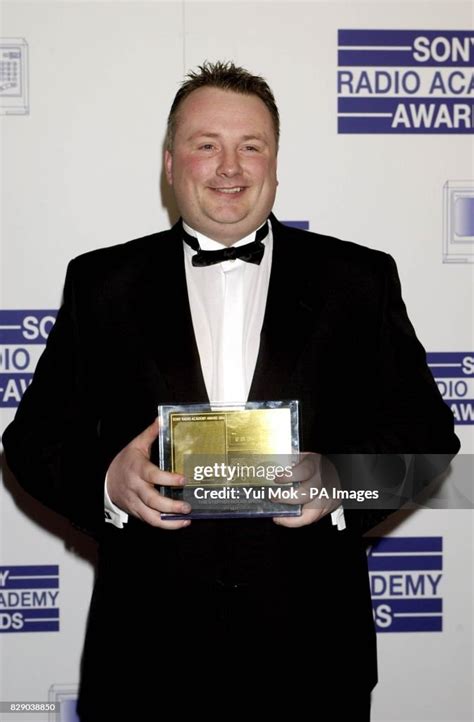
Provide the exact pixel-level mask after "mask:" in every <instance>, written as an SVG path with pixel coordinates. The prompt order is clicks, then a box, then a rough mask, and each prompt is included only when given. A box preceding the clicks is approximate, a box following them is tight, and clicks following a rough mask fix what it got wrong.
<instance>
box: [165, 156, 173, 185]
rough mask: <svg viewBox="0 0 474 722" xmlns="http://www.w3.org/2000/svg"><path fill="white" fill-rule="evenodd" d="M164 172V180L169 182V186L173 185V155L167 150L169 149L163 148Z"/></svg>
mask: <svg viewBox="0 0 474 722" xmlns="http://www.w3.org/2000/svg"><path fill="white" fill-rule="evenodd" d="M165 173H166V180H167V181H168V183H169V184H170V186H172V185H173V155H172V154H171V153H170V152H169V150H165Z"/></svg>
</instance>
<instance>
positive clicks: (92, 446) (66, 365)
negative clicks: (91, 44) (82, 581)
mask: <svg viewBox="0 0 474 722" xmlns="http://www.w3.org/2000/svg"><path fill="white" fill-rule="evenodd" d="M74 277H75V261H71V263H70V264H69V267H68V271H67V274H66V281H65V287H64V299H63V303H62V306H61V308H60V310H59V313H58V317H57V320H56V323H55V325H54V326H53V328H52V330H51V333H50V335H49V338H48V341H47V344H46V348H45V350H44V352H43V354H42V356H41V358H40V360H39V362H38V365H37V368H36V372H35V374H34V377H33V380H32V383H31V384H30V386H29V387H28V389H27V390H26V391H25V393H24V395H23V398H22V400H21V402H20V405H19V407H18V409H17V413H16V416H15V418H14V420H13V421H12V423H11V424H10V425H9V426H8V427H7V429H6V431H5V433H4V435H3V439H2V441H3V445H4V450H5V455H6V459H7V462H8V465H9V467H10V469H11V470H12V472H13V473H14V475H15V476H16V478H17V480H18V482H19V483H20V485H21V486H22V487H23V488H24V489H25V490H26V491H27V492H28V493H30V494H31V495H32V496H33V497H35V498H36V499H37V500H39V501H40V502H42V503H43V504H45V505H46V506H47V507H49V508H51V509H53V510H54V511H56V512H59V513H60V514H62V515H64V516H66V517H67V518H68V519H70V521H71V522H72V523H73V524H74V525H75V526H77V527H78V528H79V529H81V530H82V531H85V532H86V533H89V534H91V535H93V536H97V535H98V534H99V532H100V530H101V528H102V524H103V520H104V512H103V489H104V478H105V474H106V471H107V468H108V466H109V463H110V459H106V458H104V457H103V454H102V452H101V447H100V441H99V427H100V424H99V418H98V414H97V412H96V410H95V405H94V398H93V393H92V390H91V384H90V378H88V372H87V370H86V368H87V363H86V360H85V358H84V353H85V351H84V344H83V343H82V339H81V326H80V322H79V319H78V309H77V307H76V291H75V278H74Z"/></svg>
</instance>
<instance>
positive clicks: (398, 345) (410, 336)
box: [332, 254, 460, 532]
mask: <svg viewBox="0 0 474 722" xmlns="http://www.w3.org/2000/svg"><path fill="white" fill-rule="evenodd" d="M383 259H384V265H385V268H384V277H385V282H384V291H383V299H382V306H381V316H380V318H381V324H380V331H379V339H378V344H377V348H378V355H377V357H376V359H375V363H374V369H375V378H374V384H375V387H374V390H375V399H376V402H375V406H374V408H373V424H372V434H371V438H370V439H367V444H364V448H363V449H355V450H354V452H355V453H354V454H350V453H349V454H338V455H333V456H332V461H333V463H334V464H335V465H336V468H337V469H338V472H339V475H340V477H341V480H342V485H343V487H344V486H346V487H347V488H354V487H355V486H356V487H358V488H369V489H379V491H380V492H381V495H382V496H383V497H385V498H387V499H388V498H389V499H390V505H389V506H387V508H385V509H384V508H382V506H381V505H379V506H377V505H374V507H373V508H366V509H364V510H363V511H362V512H361V513H356V517H357V519H358V523H359V524H360V526H361V531H362V532H365V531H367V530H368V529H370V528H372V527H373V526H375V525H376V524H378V523H380V522H381V521H383V520H384V519H385V518H386V517H388V516H389V514H390V513H392V512H393V511H395V510H396V509H397V508H400V507H401V506H403V504H404V503H406V502H407V501H409V500H413V499H415V498H416V496H417V495H418V494H419V493H420V492H421V491H422V490H423V489H424V488H425V487H426V485H427V484H429V483H430V482H431V481H432V480H433V479H435V478H436V477H437V476H438V475H440V474H441V473H443V472H444V471H445V470H446V469H447V468H448V466H449V464H450V461H451V459H452V458H453V457H454V456H455V455H456V453H457V452H458V450H459V447H460V444H459V440H458V438H457V436H456V435H455V433H454V418H453V415H452V413H451V410H450V409H449V408H448V406H447V405H446V404H445V403H444V401H443V399H442V397H441V394H440V392H439V390H438V387H437V385H436V382H435V381H434V379H433V376H432V374H431V371H430V369H429V367H428V365H427V362H426V353H425V350H424V348H423V346H422V345H421V343H420V342H419V340H418V338H417V336H416V333H415V330H414V328H413V326H412V324H411V322H410V320H409V318H408V314H407V311H406V307H405V304H404V302H403V298H402V292H401V286H400V280H399V276H398V272H397V267H396V264H395V261H394V260H393V258H392V257H391V256H388V255H387V254H383ZM358 451H360V452H369V453H368V454H363V453H357V452H358ZM355 470H357V473H355ZM348 516H349V517H350V516H351V512H350V511H349V512H348Z"/></svg>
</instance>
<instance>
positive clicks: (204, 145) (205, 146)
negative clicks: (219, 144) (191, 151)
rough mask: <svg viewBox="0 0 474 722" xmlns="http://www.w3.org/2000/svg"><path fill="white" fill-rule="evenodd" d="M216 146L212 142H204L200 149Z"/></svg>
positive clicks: (211, 148) (209, 148) (210, 148)
mask: <svg viewBox="0 0 474 722" xmlns="http://www.w3.org/2000/svg"><path fill="white" fill-rule="evenodd" d="M213 149H214V146H213V144H212V143H203V144H202V145H200V146H199V150H213Z"/></svg>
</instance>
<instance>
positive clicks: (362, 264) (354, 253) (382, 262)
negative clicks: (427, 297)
mask: <svg viewBox="0 0 474 722" xmlns="http://www.w3.org/2000/svg"><path fill="white" fill-rule="evenodd" d="M275 221H276V219H274V220H272V224H273V225H272V227H273V228H274V236H275V238H276V239H277V242H278V240H279V239H280V240H281V241H283V242H284V243H285V244H291V247H292V251H291V252H292V253H296V254H298V253H303V254H304V256H305V258H307V259H308V261H309V262H314V263H318V262H319V263H322V262H324V263H329V264H334V265H337V266H339V267H340V268H341V269H342V268H343V267H346V266H347V267H350V268H351V269H352V270H353V271H354V270H356V269H357V268H359V269H361V270H362V269H366V270H370V269H372V270H374V271H380V270H381V269H382V268H386V267H387V266H390V265H393V264H394V261H393V258H392V257H391V256H390V255H389V254H388V253H385V252H384V251H380V250H377V249H374V248H369V247H368V246H364V245H362V244H360V243H355V242H354V241H347V240H343V239H341V238H337V237H336V236H329V235H325V234H322V233H316V232H314V231H307V230H303V229H301V228H294V227H293V226H286V225H284V224H282V223H280V222H279V221H276V223H275Z"/></svg>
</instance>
